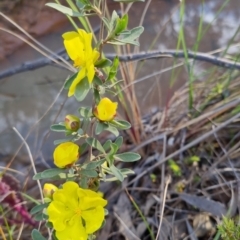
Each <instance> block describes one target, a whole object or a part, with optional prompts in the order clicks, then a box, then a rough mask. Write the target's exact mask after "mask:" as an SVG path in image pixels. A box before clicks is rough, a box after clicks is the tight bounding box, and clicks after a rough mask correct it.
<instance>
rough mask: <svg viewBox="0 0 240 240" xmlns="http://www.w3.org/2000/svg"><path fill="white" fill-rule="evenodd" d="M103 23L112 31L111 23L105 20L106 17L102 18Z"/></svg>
mask: <svg viewBox="0 0 240 240" xmlns="http://www.w3.org/2000/svg"><path fill="white" fill-rule="evenodd" d="M102 21H103V22H104V23H105V26H106V27H107V29H108V30H109V31H110V30H111V27H110V21H109V20H108V19H107V18H105V17H102Z"/></svg>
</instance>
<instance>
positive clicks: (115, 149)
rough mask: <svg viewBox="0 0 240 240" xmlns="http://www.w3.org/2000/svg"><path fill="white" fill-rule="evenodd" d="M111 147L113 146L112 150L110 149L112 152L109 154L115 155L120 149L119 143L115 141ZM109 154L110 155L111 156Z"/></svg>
mask: <svg viewBox="0 0 240 240" xmlns="http://www.w3.org/2000/svg"><path fill="white" fill-rule="evenodd" d="M110 148H111V150H110V152H109V154H108V155H110V156H111V155H114V154H115V153H116V152H117V151H118V145H117V144H115V143H112V144H111V145H110ZM110 156H109V157H110Z"/></svg>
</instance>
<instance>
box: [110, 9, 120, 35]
mask: <svg viewBox="0 0 240 240" xmlns="http://www.w3.org/2000/svg"><path fill="white" fill-rule="evenodd" d="M117 19H119V16H118V14H117V12H116V11H115V10H114V11H113V13H112V17H111V21H110V23H109V31H110V35H111V34H113V30H114V29H115V26H116V24H117Z"/></svg>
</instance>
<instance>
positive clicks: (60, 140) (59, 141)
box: [53, 137, 73, 145]
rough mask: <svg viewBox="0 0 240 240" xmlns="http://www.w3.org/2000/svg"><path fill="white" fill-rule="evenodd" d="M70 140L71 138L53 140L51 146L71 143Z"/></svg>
mask: <svg viewBox="0 0 240 240" xmlns="http://www.w3.org/2000/svg"><path fill="white" fill-rule="evenodd" d="M72 140H73V137H71V138H62V139H58V140H54V142H53V144H54V145H58V144H60V143H65V142H71V141H72Z"/></svg>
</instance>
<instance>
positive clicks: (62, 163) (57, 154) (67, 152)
mask: <svg viewBox="0 0 240 240" xmlns="http://www.w3.org/2000/svg"><path fill="white" fill-rule="evenodd" d="M78 150H79V146H78V145H77V144H75V143H73V142H65V143H61V144H59V145H58V146H57V147H56V148H55V150H54V152H53V160H54V164H55V165H56V166H57V167H59V168H64V167H66V166H68V165H72V164H73V163H75V162H76V161H77V160H78V158H79V152H78Z"/></svg>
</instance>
